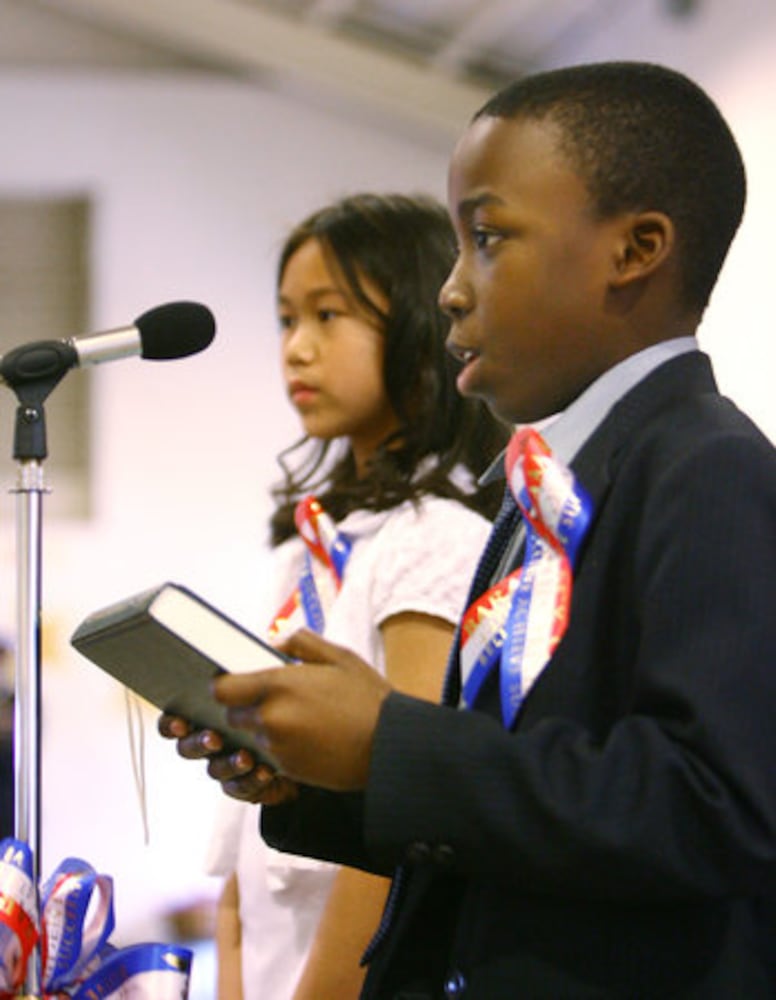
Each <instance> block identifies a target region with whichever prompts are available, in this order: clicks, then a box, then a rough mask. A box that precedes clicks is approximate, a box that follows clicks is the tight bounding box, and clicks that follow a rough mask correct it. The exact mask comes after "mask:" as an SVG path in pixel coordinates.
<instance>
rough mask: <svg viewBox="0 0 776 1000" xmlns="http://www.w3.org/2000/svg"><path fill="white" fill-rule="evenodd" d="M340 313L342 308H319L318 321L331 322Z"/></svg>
mask: <svg viewBox="0 0 776 1000" xmlns="http://www.w3.org/2000/svg"><path fill="white" fill-rule="evenodd" d="M339 315H340V310H338V309H319V310H318V321H319V322H321V323H330V322H331V320H333V319H336V317H337V316H339Z"/></svg>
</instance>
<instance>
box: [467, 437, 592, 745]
mask: <svg viewBox="0 0 776 1000" xmlns="http://www.w3.org/2000/svg"><path fill="white" fill-rule="evenodd" d="M505 469H506V474H507V482H508V483H509V487H510V489H511V491H512V494H513V496H514V498H515V502H516V503H517V506H518V507H519V509H520V512H521V513H522V515H523V519H524V521H525V528H526V540H525V556H524V559H523V564H522V566H521V567H520V568H518V569H516V570H514V571H513V572H512V573H510V574H509V575H508V576H506V577H504V578H503V579H501V580H499V581H498V582H496V583H495V584H494V585H493V586H492V587H491V588H490V589H489V590H487V591H486V592H485V593H484V594H483V595H482V596H481V597H479V598H478V599H477V600H476V601H475V602H474V603H473V604H472V605H471V606H470V607H469V608H468V609H467V611H466V613H465V615H464V618H463V622H462V628H461V678H462V695H461V700H462V704H463V705H464V706H466V707H468V708H471V707H472V706H473V705H474V702H475V701H476V699H477V697H478V696H479V694H480V691H481V690H482V687H483V685H484V683H485V681H486V680H487V678H488V677H489V676H490V675H491V673H492V672H493V671H494V670H498V673H499V695H500V702H501V716H502V721H503V724H504V726H505V727H506V728H511V727H512V726H513V725H514V722H515V719H516V718H517V714H518V712H519V711H520V706H521V705H522V703H523V699H524V698H525V696H526V694H527V693H528V691H529V690H530V689H531V687H532V685H533V684H534V682H535V681H536V679H537V677H538V676H539V675H540V673H541V672H542V670H543V669H544V668H545V666H546V665H547V663H548V662H549V660H550V658H551V656H552V654H553V653H554V652H555V649H556V647H557V645H558V643H559V642H560V640H561V638H562V636H563V633H564V632H565V631H566V627H567V625H568V620H569V613H570V607H571V592H572V584H573V574H574V567H575V565H576V560H577V556H578V553H579V550H580V546H581V544H582V542H583V540H584V538H585V535H586V534H587V531H588V529H589V527H590V524H591V520H592V501H591V500H590V497H589V496H588V494H587V492H586V491H585V489H584V487H583V486H582V485H581V484H580V483H579V482H578V481H577V479H576V477H575V476H574V474H573V473H572V471H571V470H570V469H568V468H567V467H566V466H565V465H563V463H562V462H559V461H558V460H557V459H556V458H555V457H554V456H553V454H552V451H551V450H550V448H549V446H548V445H547V443H546V442H545V441H544V439H543V438H542V437H541V435H540V434H539V433H538V432H537V431H535V430H533V429H532V428H530V427H525V428H521V429H520V430H518V431H517V432H516V433H515V434H514V435H513V437H512V439H511V440H510V442H509V445H508V447H507V452H506V459H505Z"/></svg>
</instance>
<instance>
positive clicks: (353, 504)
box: [271, 193, 509, 544]
mask: <svg viewBox="0 0 776 1000" xmlns="http://www.w3.org/2000/svg"><path fill="white" fill-rule="evenodd" d="M311 239H315V240H317V241H318V243H319V244H320V246H321V249H322V251H323V253H324V254H325V255H326V258H327V260H328V262H329V264H330V266H331V267H332V269H333V270H334V271H335V273H338V274H339V275H341V276H342V279H343V281H344V283H345V286H346V287H347V289H348V290H349V292H350V293H351V294H352V296H353V297H354V299H355V300H356V301H357V302H358V303H359V304H360V305H361V306H362V307H363V309H364V310H365V312H366V313H367V315H371V316H372V317H373V318H374V320H375V323H376V325H377V326H378V327H379V328H380V330H381V331H382V334H383V337H384V339H385V351H384V356H383V380H384V383H385V389H386V392H387V394H388V398H389V399H390V401H391V405H392V407H393V410H394V412H395V413H396V415H397V417H398V419H399V430H398V432H397V433H396V434H395V435H394V436H393V437H392V438H391V439H389V440H387V441H385V442H383V445H382V446H381V447H380V448H378V449H377V452H376V454H375V455H374V457H373V458H372V461H371V464H370V469H369V475H368V476H365V477H359V476H357V475H356V468H355V465H354V462H353V457H352V455H351V454H350V453H347V454H346V455H345V456H344V457H343V458H341V459H340V460H339V461H336V462H335V464H334V465H333V466H332V464H331V463H329V462H328V460H327V458H328V452H329V443H328V442H323V441H318V442H312V443H311V442H308V440H307V439H303V440H302V441H301V442H299V443H298V445H299V444H306V443H310V444H311V449H310V451H311V453H310V454H308V455H307V456H306V461H305V462H304V463H303V464H302V465H301V466H297V467H296V468H294V469H292V468H290V467H289V465H288V464H287V463H286V462H285V456H287V455H288V452H289V451H294V450H295V448H296V447H298V445H296V446H292V448H290V449H287V450H286V451H285V452H283V453H282V454H281V456H280V464H281V468H282V469H283V472H284V481H283V482H282V483H280V484H278V485H277V486H276V487H275V488H274V489H273V491H272V492H273V497H274V499H275V502H276V510H275V513H274V515H273V517H272V520H271V535H272V541H273V543H274V544H278V543H279V542H281V541H283V540H284V539H285V538H287V537H288V536H289V535H290V534H292V533H293V531H294V530H295V529H294V520H293V512H294V507H295V504H296V501H297V500H298V499H299V497H300V496H302V495H304V493H307V492H311V491H313V490H314V491H315V492H316V495H317V496H318V499H319V500H320V502H321V503H322V504H323V506H324V507H325V509H326V510H327V511H328V513H329V514H331V515H332V517H334V519H335V520H340V519H341V518H342V517H344V516H345V515H346V514H347V513H349V512H350V511H351V510H355V509H359V508H361V509H366V510H385V509H388V508H390V507H393V506H395V505H396V504H398V503H401V502H403V501H404V500H415V499H418V498H419V497H421V496H423V495H426V494H432V495H436V496H444V497H450V498H454V499H456V500H459V501H460V502H461V503H463V504H465V505H466V506H468V507H471V508H473V509H475V510H478V511H480V512H481V513H483V514H486V515H487V516H493V515H495V513H496V510H497V509H498V506H499V503H500V498H501V492H502V488H503V487H502V486H499V485H498V484H497V485H496V488H495V489H494V488H493V487H492V486H487V487H482V488H479V489H477V488H474V486H473V481H474V480H476V478H477V477H479V475H480V474H481V473H482V472H484V471H485V469H486V468H487V466H488V465H489V463H490V462H491V461H492V459H493V458H494V457H495V456H496V454H497V453H498V451H499V450H500V449H501V448H503V447H504V446H505V445H506V442H507V440H508V438H509V428H508V427H507V426H506V425H505V424H503V423H502V422H501V421H499V420H498V419H497V418H496V417H495V416H493V414H492V413H491V412H490V411H489V410H488V408H487V406H486V405H485V404H484V403H483V402H482V401H481V400H475V399H465V398H464V397H462V396H461V395H460V394H459V393H458V391H457V389H456V385H455V379H456V374H457V372H458V367H459V366H458V365H457V363H456V362H455V361H454V360H453V358H452V357H451V356H450V355H449V353H448V352H447V350H446V349H445V340H446V338H447V333H448V329H449V325H450V321H449V319H448V317H447V316H445V315H444V313H443V312H442V310H441V309H440V308H439V306H438V303H437V298H438V295H439V290H440V288H441V287H442V285H443V283H444V281H445V279H446V278H447V276H448V274H449V273H450V270H451V269H452V267H453V264H454V262H455V236H454V232H453V228H452V225H451V223H450V218H449V216H448V214H447V211H446V209H445V208H444V206H443V205H442V204H441V203H440V202H438V201H436V199H434V198H431V197H429V196H427V195H407V194H397V193H387V194H375V193H358V194H353V195H349V196H346V197H344V198H341V199H339V200H337V201H335V202H333V203H331V204H330V205H327V206H326V207H325V208H322V209H320V210H319V211H317V212H315V213H313V214H312V215H311V216H309V217H308V218H306V219H304V220H303V221H302V222H301V223H300V224H299V225H297V226H295V227H294V229H293V230H292V231H291V232H290V233H289V235H288V236H287V238H286V240H285V242H284V244H283V247H282V249H281V251H280V255H279V259H278V268H277V286H278V288H279V287H280V284H281V281H282V279H283V274H284V273H285V270H286V267H287V266H288V262H289V261H290V259H291V258H292V257H293V256H294V254H295V253H296V252H297V250H299V248H300V247H301V246H302V245H303V244H305V243H306V242H307V241H308V240H311ZM365 280H366V281H368V282H370V283H371V284H372V285H373V286H374V287H375V288H377V289H378V290H379V291H380V292H381V293H382V295H383V296H384V298H385V301H386V303H387V306H386V308H385V310H382V309H381V308H380V306H379V304H378V303H376V302H374V301H373V299H372V298H370V297H369V295H368V294H367V292H366V291H365V289H364V281H365ZM462 470H465V471H466V472H467V473H468V474H469V477H470V479H471V481H472V482H470V484H469V486H466V487H465V486H463V485H462V484H461V483H460V482H458V477H457V473H459V472H461V471H462Z"/></svg>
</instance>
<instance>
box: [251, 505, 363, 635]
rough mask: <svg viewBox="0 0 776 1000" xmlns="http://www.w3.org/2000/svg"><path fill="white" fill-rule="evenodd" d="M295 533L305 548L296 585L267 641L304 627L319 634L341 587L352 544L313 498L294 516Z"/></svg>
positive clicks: (270, 629)
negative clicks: (302, 566) (328, 610)
mask: <svg viewBox="0 0 776 1000" xmlns="http://www.w3.org/2000/svg"><path fill="white" fill-rule="evenodd" d="M294 520H295V522H296V527H297V530H298V531H299V536H300V537H301V539H302V541H303V542H304V543H305V545H306V546H307V549H306V551H305V554H304V569H303V570H302V573H301V575H300V578H299V584H298V586H297V587H296V588H295V589H294V591H293V593H292V594H291V596H290V597H289V598H288V600H287V601H285V603H284V604H283V606H282V607H281V608H280V610H279V611H278V613H277V614H276V615H275V617H274V619H273V621H272V623H271V625H270V627H269V630H268V635H269V639H270V640H275V639H278V638H280V637H281V636H282V635H288V634H289V633H290V632H292V631H294V630H295V629H297V628H302V627H303V626H306V627H307V628H309V629H312V630H313V631H314V632H318V633H319V634H320V633H322V632H323V629H324V626H325V624H326V610H327V609H328V607H329V606H330V605H331V602H332V601H333V600H334V598H335V597H336V595H337V591H338V590H339V589H340V587H341V586H342V579H343V577H344V574H345V566H346V565H347V561H348V558H349V556H350V551H351V549H352V547H353V546H352V542H351V541H350V539H349V538H348V537H347V536H346V535H344V534H343V533H342V532H340V531H337V527H336V525H335V523H334V521H333V520H332V518H331V517H329V515H328V514H327V513H326V511H325V510H324V509H323V507H321V505H320V503H319V502H318V500H316V498H315V497H312V496H310V497H304V498H303V499H302V500H300V501H299V503H298V504H297V506H296V512H295V515H294Z"/></svg>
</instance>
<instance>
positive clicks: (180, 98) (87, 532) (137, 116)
mask: <svg viewBox="0 0 776 1000" xmlns="http://www.w3.org/2000/svg"><path fill="white" fill-rule="evenodd" d="M610 41H611V46H612V47H611V48H610V49H609V50H608V51H606V52H596V53H590V54H589V55H590V57H595V58H612V57H615V56H619V55H626V56H631V55H639V56H640V57H648V58H653V59H656V60H658V61H661V60H662V61H669V60H668V57H667V56H665V57H664V56H663V55H662V54H661V52H660V51H655V50H652V51H648V52H639V53H632V52H627V51H622V50H618V49H617V42H616V37H615V36H613V37H612V38H611V40H610ZM586 55H587V54H586V53H581V56H580V57H581V58H585V56H586ZM572 56H573V54H569V59H571V58H572ZM670 61H671V62H673V64H674V65H677V66H679V68H682V64H681V60H680V59H679V57H678V56H677V58H674V59H671V60H670ZM702 65H703V69H702V72H701V73H696V75H698V76H699V78H701V77H702V79H701V82H702V83H704V84H705V85H706V86H707V87H708V88H709V89H710V90H711V91H712V93H713V94H714V96H715V97H716V98H717V99H718V100H719V101H720V103H721V104H722V106H723V108H724V110H725V111H726V112H727V113H728V115H729V117H730V119H731V122H732V123H733V125H734V127H736V128H738V130H739V134H740V138H741V143H742V146H743V148H744V153H745V155H746V156H747V159H748V160H749V168H750V176H751V189H752V190H751V200H750V210H749V212H748V216H747V220H746V222H745V225H744V229H743V231H742V233H741V235H740V237H739V241H738V245H737V247H736V251H735V252H734V255H733V257H732V258H731V261H730V267H729V269H728V271H727V273H726V275H725V277H724V279H723V281H722V283H721V285H720V287H719V290H718V292H717V293H716V295H715V298H714V301H713V304H712V308H711V310H710V312H709V314H708V317H707V320H706V322H705V324H704V331H705V332H704V339H705V343H706V346H707V347H708V348H709V349H710V350H711V352H712V354H713V356H714V358H715V360H716V361H717V363H718V369H719V374H720V376H721V379H722V382H723V385H724V386H725V387H726V388H727V389H729V390H730V391H731V392H732V393H733V394H734V395H736V397H737V398H738V399H739V400H740V402H741V403H742V405H744V407H745V408H746V409H748V410H749V411H750V412H752V413H753V414H755V415H756V416H757V418H758V419H759V421H760V422H761V424H762V425H763V426H764V427H765V429H766V430H767V431H768V432H769V433H770V434H771V435H772V436H773V437H774V438H776V403H774V401H773V399H772V396H773V393H772V392H771V390H770V379H771V372H772V370H773V365H772V359H773V347H772V342H773V325H774V324H773V319H772V309H771V303H770V297H769V295H768V292H769V283H770V279H771V275H770V267H771V266H772V265H771V262H770V260H769V248H770V239H769V237H770V235H771V232H772V230H773V227H774V223H776V204H774V202H775V201H776V195H775V194H774V185H773V182H772V180H771V178H772V177H773V176H776V148H774V129H773V125H774V121H773V111H772V106H770V105H769V102H768V100H767V99H766V95H767V94H768V93H769V92H770V93H772V92H773V91H774V87H775V86H776V70H774V68H773V67H774V66H776V42H774V41H773V40H772V39H771V38H768V37H767V36H766V37H765V38H763V37H762V36H761V38H760V40H759V41H754V42H750V41H749V40H746V43H745V44H743V43H742V45H741V46H739V47H738V48H736V47H735V46H732V45H731V46H729V47H728V50H727V51H726V53H725V54H724V56H720V55H718V54H717V53H715V54H714V57H713V58H710V60H709V61H708V63H705V64H702ZM688 68H689V67H688ZM0 119H1V120H2V121H3V122H4V123H5V128H4V135H5V140H6V141H5V142H4V148H3V153H2V156H1V157H0V193H2V194H6V193H14V192H20V193H25V194H26V193H29V192H31V191H34V192H36V191H39V192H42V193H49V192H62V191H65V192H83V191H86V192H88V193H90V194H91V195H92V197H93V198H94V201H95V207H96V213H95V231H94V273H95V280H94V300H93V316H92V319H93V324H92V325H93V329H95V330H96V329H101V328H105V327H111V326H115V325H119V324H123V323H125V322H126V321H127V320H128V319H132V318H134V317H135V316H137V315H138V314H139V313H140V312H142V311H144V310H145V309H146V308H148V307H150V306H153V305H156V304H158V303H160V302H164V301H167V300H170V299H175V298H183V297H185V298H195V299H199V300H201V301H203V302H205V303H207V304H208V305H209V306H210V307H211V308H212V309H213V311H214V313H215V314H216V317H217V319H218V322H219V333H218V336H217V339H216V342H215V344H214V345H213V346H212V347H211V348H210V349H209V350H208V351H206V352H205V353H203V354H201V355H199V356H197V357H194V358H191V359H187V360H183V361H178V362H174V363H171V364H168V365H158V366H156V365H153V364H150V363H146V362H141V361H139V360H133V361H125V362H122V363H121V364H115V365H110V366H106V367H105V368H104V369H101V370H98V371H96V372H95V373H94V374H95V397H96V398H95V409H94V426H93V434H94V445H95V468H94V476H95V496H96V514H95V517H94V518H93V520H91V521H90V522H88V523H86V524H61V523H58V524H54V523H48V522H46V523H45V529H44V584H45V589H44V613H45V615H44V628H45V632H44V636H45V645H46V662H45V664H44V718H45V721H44V733H45V747H44V811H43V820H44V823H43V826H44V829H43V835H44V844H43V871H44V874H45V873H46V872H48V871H49V870H50V868H51V867H53V866H54V865H55V864H56V863H57V862H58V861H59V860H60V859H61V858H62V857H64V856H66V855H68V854H76V855H79V856H82V857H84V858H86V859H87V860H89V861H90V862H91V863H92V864H94V865H95V866H96V867H98V868H99V869H100V870H102V871H107V872H110V873H112V874H113V875H114V877H115V880H116V889H117V909H118V920H119V935H120V937H121V939H123V940H126V941H131V940H139V939H140V938H144V937H148V936H153V935H154V934H155V933H156V931H155V928H156V917H157V914H158V913H159V912H160V911H161V910H162V909H163V908H164V907H165V906H167V905H168V904H170V903H172V902H175V901H179V900H180V901H182V900H184V899H186V898H188V897H189V896H191V895H193V894H197V893H200V892H203V893H205V894H211V893H212V891H213V890H214V888H215V887H214V886H213V885H212V883H211V881H210V880H208V879H206V878H204V877H203V876H201V875H200V874H199V871H200V868H201V858H202V853H203V850H204V845H205V842H206V839H207V834H208V829H209V813H210V811H211V809H212V807H213V805H214V802H215V799H216V796H217V794H218V793H217V791H216V789H215V788H214V787H213V786H212V785H211V783H210V782H208V780H207V779H206V778H205V777H204V775H203V773H202V769H201V768H200V767H199V766H198V765H192V764H186V763H183V762H181V761H178V760H177V758H176V757H175V753H174V749H173V747H172V746H171V745H169V744H167V743H166V742H164V741H162V740H160V739H159V738H158V737H156V734H155V732H154V731H153V726H154V722H155V716H154V715H153V714H152V713H149V714H148V715H147V717H146V729H147V739H146V755H147V771H148V798H149V804H150V812H151V842H150V845H149V846H145V845H144V843H143V840H142V827H141V822H140V818H139V810H138V806H137V804H136V799H135V793H134V788H133V783H132V776H131V772H130V768H129V763H128V741H127V736H126V727H125V722H124V711H123V702H122V699H121V696H120V694H119V691H118V688H117V686H116V685H114V684H113V682H112V681H109V680H108V679H107V678H103V677H102V676H101V675H100V673H99V671H98V670H97V669H96V668H94V667H92V666H90V665H88V664H86V663H85V662H84V661H81V660H79V658H77V657H76V656H75V654H72V653H70V652H69V650H68V647H67V637H68V635H69V634H70V632H71V631H72V629H73V627H74V626H75V625H76V624H77V622H78V621H79V620H80V619H81V618H82V617H83V616H84V615H85V614H86V613H87V612H89V611H91V610H92V609H93V608H94V607H96V606H98V605H101V604H105V603H108V602H110V601H111V600H113V599H116V598H119V597H122V596H125V595H126V594H129V593H131V592H133V591H135V590H140V589H142V588H144V587H146V586H148V585H150V584H153V583H155V582H157V581H161V580H163V579H168V578H169V579H178V580H181V581H183V582H186V583H188V584H190V585H192V586H194V587H195V588H197V589H199V590H200V591H201V592H202V593H204V594H205V595H206V596H209V597H211V598H213V599H214V600H216V601H218V602H220V603H222V604H223V606H224V607H226V608H228V609H229V610H231V611H232V613H234V614H235V615H236V616H237V617H239V618H242V619H243V620H245V621H246V622H252V621H253V620H254V619H253V609H254V607H255V606H256V605H257V604H258V603H259V599H260V595H261V588H262V570H263V565H264V564H263V541H264V525H265V522H266V518H267V514H268V509H269V508H268V503H267V499H266V489H267V485H268V483H269V482H270V481H271V480H272V479H273V478H274V464H273V462H274V455H275V454H276V452H277V451H278V450H279V448H280V447H281V446H282V445H283V444H285V443H288V442H289V441H290V440H291V439H292V438H293V437H294V435H295V432H296V426H295V423H294V420H293V418H292V415H291V414H290V413H289V408H288V406H287V405H286V402H285V400H284V397H283V395H282V392H281V389H280V385H279V379H278V377H277V368H276V348H275V330H274V323H273V306H272V298H273V295H272V271H273V262H274V254H275V251H276V248H277V246H278V244H279V241H280V239H281V237H282V234H283V233H284V231H285V230H286V228H287V227H288V226H289V225H291V224H292V223H294V222H296V221H297V220H298V219H299V218H300V217H301V216H302V215H303V214H304V213H306V212H307V211H308V210H311V209H312V208H314V207H317V206H318V205H319V204H321V203H322V202H323V201H325V200H327V199H329V198H331V197H333V196H336V195H339V194H341V193H344V192H347V191H352V190H356V189H370V188H371V189H383V190H388V189H403V190H411V191H417V190H425V191H428V192H431V193H434V194H438V195H442V194H443V191H444V172H445V161H446V155H445V154H444V153H443V152H441V151H440V150H439V149H438V148H436V147H434V146H433V145H431V144H429V146H428V147H427V148H424V147H423V146H422V145H421V144H419V143H418V142H415V143H410V142H409V141H408V140H407V139H402V138H400V137H398V136H392V135H391V134H390V133H389V132H387V131H386V129H385V128H384V127H380V128H377V127H376V128H374V129H371V130H370V129H369V128H368V127H367V126H366V125H365V124H363V123H361V124H359V125H356V124H354V123H352V122H349V121H348V120H346V119H344V118H338V117H336V116H334V115H333V114H329V113H324V112H322V111H320V110H318V111H314V110H312V109H310V108H307V107H305V106H303V105H301V104H297V103H294V102H293V101H291V100H290V99H289V100H286V99H280V98H278V97H274V96H271V95H269V94H266V93H263V92H262V91H260V90H258V89H250V88H249V87H248V86H247V85H239V84H232V83H226V82H219V81H217V80H215V79H212V78H207V77H201V78H181V77H178V78H171V77H163V76H158V77H153V76H148V77H145V78H132V77H129V76H127V77H123V78H122V77H118V78H117V77H113V76H103V77H97V76H83V77H80V76H77V75H75V76H74V75H62V76H24V75H15V76H12V75H5V76H0ZM462 124H463V122H462ZM771 257H772V255H771ZM766 268H768V271H766ZM74 332H77V331H74ZM69 377H73V378H76V377H79V373H77V372H76V373H73V374H72V375H71V376H69ZM10 441H11V428H0V447H5V448H9V449H10ZM9 485H10V484H9ZM51 485H52V486H53V488H54V489H56V483H52V484H51ZM44 509H45V508H44ZM13 528H14V510H13V502H12V498H11V497H10V496H8V497H5V499H1V498H0V629H3V630H6V631H7V630H9V629H12V628H13V607H14V565H13V545H14V538H13Z"/></svg>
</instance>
